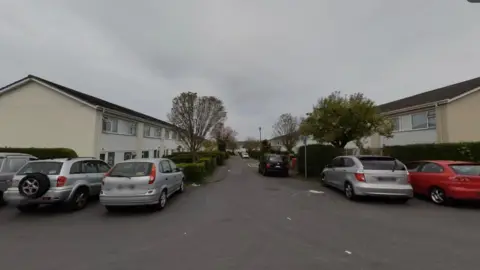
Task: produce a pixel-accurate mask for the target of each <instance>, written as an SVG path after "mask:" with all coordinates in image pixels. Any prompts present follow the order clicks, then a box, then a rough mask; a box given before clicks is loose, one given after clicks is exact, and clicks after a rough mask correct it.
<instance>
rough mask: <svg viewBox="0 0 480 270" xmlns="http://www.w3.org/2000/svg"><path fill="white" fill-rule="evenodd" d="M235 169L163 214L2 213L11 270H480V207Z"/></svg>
mask: <svg viewBox="0 0 480 270" xmlns="http://www.w3.org/2000/svg"><path fill="white" fill-rule="evenodd" d="M229 162H230V163H229V165H228V166H229V169H230V171H229V172H228V173H229V174H228V176H227V177H226V178H225V179H224V180H223V181H221V182H217V183H213V184H208V185H205V186H200V187H190V188H188V189H187V191H186V193H184V194H181V195H179V196H175V197H173V198H172V199H171V200H170V201H169V205H168V206H167V208H166V209H165V210H164V211H161V212H158V213H148V212H145V211H140V210H139V209H136V210H131V211H126V212H123V213H119V214H108V213H107V212H106V211H105V210H104V209H103V208H102V207H101V205H99V204H98V203H93V204H92V205H90V206H89V207H88V208H87V209H85V210H83V211H81V212H77V213H64V212H62V211H59V210H57V209H56V208H47V209H44V210H41V211H39V212H38V213H35V214H28V215H27V214H20V213H17V211H16V210H15V209H12V208H2V209H0V268H1V269H8V270H10V269H21V270H57V269H58V270H65V269H68V270H87V269H88V270H92V269H102V270H114V269H115V270H117V269H118V270H121V269H128V270H143V269H175V270H177V269H179V270H180V269H196V270H198V269H202V270H203V269H208V270H210V269H232V270H235V269H245V270H257V269H275V270H281V269H289V270H297V269H302V270H303V269H315V270H318V269H335V270H336V269H349V270H350V269H358V270H360V269H368V270H374V269H382V270H385V269H388V270H396V269H402V270H404V269H436V270H442V269H449V270H451V269H465V270H467V269H476V268H478V256H479V255H480V249H479V243H480V208H478V207H477V208H475V207H457V208H449V207H437V206H434V205H431V204H429V203H428V202H424V201H421V200H412V201H411V202H409V203H408V204H407V205H402V204H396V203H394V202H388V201H382V200H366V201H362V202H357V203H355V202H349V201H347V200H345V199H344V198H343V197H342V194H340V193H338V192H335V191H333V190H330V189H324V188H322V187H320V186H319V185H318V184H317V183H312V182H304V181H300V180H295V179H289V178H275V177H262V176H260V175H258V174H257V173H256V169H255V168H251V167H249V166H247V163H248V161H245V160H241V159H239V158H236V157H235V158H233V159H231V160H230V161H229ZM250 162H251V161H250ZM310 189H314V190H322V191H324V192H325V193H323V194H314V193H310V192H309V190H310Z"/></svg>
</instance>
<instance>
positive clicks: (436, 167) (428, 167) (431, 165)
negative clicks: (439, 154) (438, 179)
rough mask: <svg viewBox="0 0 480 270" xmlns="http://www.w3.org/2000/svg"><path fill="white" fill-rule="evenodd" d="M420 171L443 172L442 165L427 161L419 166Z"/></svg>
mask: <svg viewBox="0 0 480 270" xmlns="http://www.w3.org/2000/svg"><path fill="white" fill-rule="evenodd" d="M420 172H422V173H441V172H443V168H442V166H440V165H438V164H435V163H427V164H425V165H423V167H422V168H420Z"/></svg>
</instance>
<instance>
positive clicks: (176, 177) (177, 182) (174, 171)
mask: <svg viewBox="0 0 480 270" xmlns="http://www.w3.org/2000/svg"><path fill="white" fill-rule="evenodd" d="M168 162H169V163H170V168H171V169H172V175H173V176H174V181H175V182H174V185H175V186H174V188H175V190H178V189H179V188H180V185H181V184H182V175H181V174H182V173H181V172H178V171H177V165H175V163H173V161H171V160H169V161H168Z"/></svg>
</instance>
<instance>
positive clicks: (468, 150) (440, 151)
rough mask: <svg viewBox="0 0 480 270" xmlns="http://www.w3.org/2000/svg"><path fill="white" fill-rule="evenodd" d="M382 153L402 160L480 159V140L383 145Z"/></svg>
mask: <svg viewBox="0 0 480 270" xmlns="http://www.w3.org/2000/svg"><path fill="white" fill-rule="evenodd" d="M383 154H384V155H386V156H391V157H395V158H397V159H398V160H401V161H402V162H409V161H415V160H429V159H430V160H458V161H480V142H464V143H437V144H434V143H432V144H411V145H402V146H385V147H384V148H383Z"/></svg>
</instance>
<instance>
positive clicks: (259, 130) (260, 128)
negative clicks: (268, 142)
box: [258, 127, 262, 142]
mask: <svg viewBox="0 0 480 270" xmlns="http://www.w3.org/2000/svg"><path fill="white" fill-rule="evenodd" d="M258 132H259V133H260V142H261V141H262V127H258Z"/></svg>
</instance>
